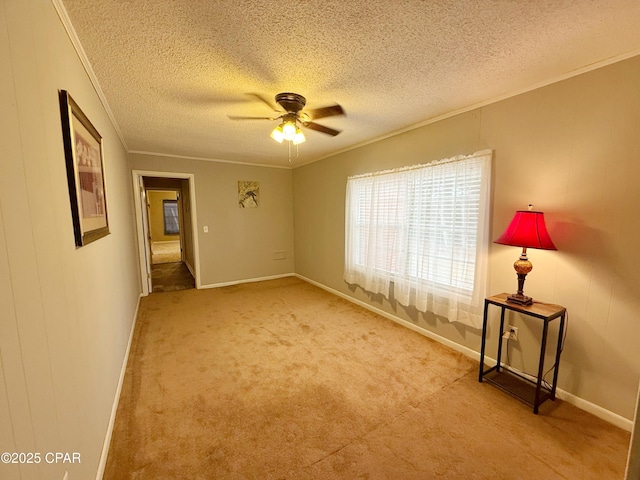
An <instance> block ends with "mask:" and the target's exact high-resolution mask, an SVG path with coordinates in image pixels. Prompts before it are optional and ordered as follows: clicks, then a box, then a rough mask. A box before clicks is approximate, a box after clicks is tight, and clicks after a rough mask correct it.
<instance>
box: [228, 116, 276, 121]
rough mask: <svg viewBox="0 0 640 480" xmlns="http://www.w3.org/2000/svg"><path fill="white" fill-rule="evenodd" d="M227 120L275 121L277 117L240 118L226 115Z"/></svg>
mask: <svg viewBox="0 0 640 480" xmlns="http://www.w3.org/2000/svg"><path fill="white" fill-rule="evenodd" d="M227 118H228V119H229V120H276V119H277V118H279V117H275V118H274V117H241V116H237V115H227Z"/></svg>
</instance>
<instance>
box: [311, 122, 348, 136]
mask: <svg viewBox="0 0 640 480" xmlns="http://www.w3.org/2000/svg"><path fill="white" fill-rule="evenodd" d="M303 125H304V126H305V127H307V128H310V129H311V130H315V131H316V132H321V133H326V134H327V135H331V136H332V137H335V136H336V135H338V134H339V133H340V130H334V129H333V128H329V127H325V126H324V125H320V124H319V123H314V122H306V123H303Z"/></svg>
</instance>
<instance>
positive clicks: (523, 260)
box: [494, 204, 557, 305]
mask: <svg viewBox="0 0 640 480" xmlns="http://www.w3.org/2000/svg"><path fill="white" fill-rule="evenodd" d="M532 208H533V205H531V204H529V210H518V211H517V212H516V214H515V215H514V217H513V220H511V223H510V224H509V226H508V227H507V229H506V230H505V232H504V233H503V234H502V235H500V236H499V237H498V238H497V239H496V240H494V243H499V244H501V245H511V246H513V247H522V254H521V255H520V258H519V259H518V260H516V261H515V263H514V264H513V268H514V269H515V270H516V273H517V274H518V292H517V293H514V294H512V295H509V296H508V297H507V301H508V302H513V303H518V304H520V305H531V304H532V303H533V299H532V298H531V297H527V296H526V295H525V294H524V293H523V289H524V281H525V278H526V277H527V273H529V272H530V271H531V270H532V269H533V265H532V264H531V262H530V261H529V259H528V258H527V248H539V249H542V250H557V248H556V246H555V245H554V244H553V242H552V241H551V237H549V233H548V232H547V227H546V225H545V223H544V213H542V212H536V211H533V210H532Z"/></svg>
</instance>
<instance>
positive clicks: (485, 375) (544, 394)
mask: <svg viewBox="0 0 640 480" xmlns="http://www.w3.org/2000/svg"><path fill="white" fill-rule="evenodd" d="M507 296H508V294H507V293H501V294H499V295H493V296H491V297H487V298H485V300H484V319H483V322H482V347H481V349H480V372H479V376H478V381H480V382H482V381H483V379H484V380H486V381H487V382H489V383H491V384H492V385H495V386H496V387H498V388H500V389H502V390H504V391H506V392H508V393H510V394H512V395H514V396H516V397H518V398H519V399H520V400H522V401H524V402H525V403H527V404H529V405H531V406H533V413H535V414H537V413H538V407H539V406H540V404H541V403H543V402H544V401H546V400H548V399H551V400H555V398H556V385H557V383H558V367H559V366H560V353H562V340H563V335H564V322H565V316H566V312H567V309H566V308H564V307H562V306H560V305H552V304H548V303H540V302H535V301H534V303H533V304H532V305H519V304H517V303H511V302H508V301H507ZM489 305H495V306H497V307H499V308H500V310H501V312H500V334H499V335H498V355H497V357H498V358H497V363H496V365H495V366H493V367H491V368H489V369H486V370H485V366H484V353H485V347H486V342H487V313H488V310H489ZM506 310H512V311H514V312H518V313H520V314H522V315H527V316H530V317H534V318H537V319H539V320H542V338H541V341H540V361H539V363H538V376H537V378H535V381H534V380H531V379H529V378H527V377H525V376H523V375H521V374H519V373H517V372H515V371H513V370H508V369H506V368H504V367H503V366H502V365H501V363H500V359H501V355H502V332H504V314H505V311H506ZM556 318H559V319H560V328H559V330H558V344H557V346H556V357H555V365H554V367H553V383H552V384H551V388H548V387H547V386H545V385H543V383H542V376H543V375H544V357H545V351H546V347H547V334H548V331H549V322H551V321H552V320H554V319H556Z"/></svg>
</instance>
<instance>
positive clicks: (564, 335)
mask: <svg viewBox="0 0 640 480" xmlns="http://www.w3.org/2000/svg"><path fill="white" fill-rule="evenodd" d="M535 303H539V304H541V305H549V304H548V303H543V302H535ZM568 330H569V312H565V319H564V332H563V333H562V342H560V353H561V354H562V352H563V350H564V344H565V342H566V340H567V331H568ZM510 340H511V339H510V338H508V339H507V344H506V349H507V365H508V366H509V368H510V369H512V370H514V371H516V372H519V373H523V374H525V375H530V374H529V373H527V372H526V371H525V370H520V369H518V368H514V367H513V366H512V365H511V360H510V358H509V341H510ZM556 365H557V362H554V363H553V365H552V366H551V368H549V369H548V370H547V371H546V372H544V374H543V375H542V384H543V385H544V386H545V388H547V389H548V390H551V389H552V388H553V387H552V385H551V384H550V383H549V382H548V381H547V380H546V377H547V375H549V373H551V372H552V371H553V370H555V368H556Z"/></svg>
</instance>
